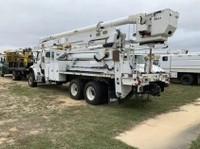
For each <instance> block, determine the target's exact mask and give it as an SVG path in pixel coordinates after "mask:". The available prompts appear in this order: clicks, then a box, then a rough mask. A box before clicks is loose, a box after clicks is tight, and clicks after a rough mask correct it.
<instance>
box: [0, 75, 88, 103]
mask: <svg viewBox="0 0 200 149" xmlns="http://www.w3.org/2000/svg"><path fill="white" fill-rule="evenodd" d="M9 83H17V84H18V85H20V86H23V87H29V86H28V82H27V80H21V81H13V80H12V75H6V77H0V93H1V90H4V89H7V88H8V85H7V84H9ZM2 96H3V95H2ZM55 99H56V100H57V101H60V102H62V103H63V104H62V105H63V106H80V105H87V104H86V102H85V101H84V100H73V99H71V98H70V97H69V96H61V95H59V96H56V97H55Z"/></svg>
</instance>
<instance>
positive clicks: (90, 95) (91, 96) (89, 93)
mask: <svg viewBox="0 0 200 149" xmlns="http://www.w3.org/2000/svg"><path fill="white" fill-rule="evenodd" d="M86 95H87V98H88V100H90V101H93V100H94V98H95V96H96V92H95V89H94V88H93V87H92V86H89V87H88V88H87V90H86Z"/></svg>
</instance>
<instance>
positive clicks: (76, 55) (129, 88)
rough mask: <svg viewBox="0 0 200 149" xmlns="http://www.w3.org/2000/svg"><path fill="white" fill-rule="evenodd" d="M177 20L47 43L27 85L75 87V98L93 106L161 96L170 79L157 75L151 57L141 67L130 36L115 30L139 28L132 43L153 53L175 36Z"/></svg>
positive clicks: (144, 17)
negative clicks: (40, 84) (64, 84)
mask: <svg viewBox="0 0 200 149" xmlns="http://www.w3.org/2000/svg"><path fill="white" fill-rule="evenodd" d="M178 17H179V15H178V13H177V12H175V11H172V10H170V9H165V10H161V11H157V12H154V13H150V14H138V15H131V16H128V17H124V18H120V19H116V20H112V21H108V22H99V23H98V24H96V25H93V26H89V27H85V28H80V29H76V30H72V31H68V32H64V33H60V34H56V35H52V36H49V37H45V38H42V39H41V40H40V44H39V47H38V48H36V49H35V52H36V59H35V62H34V64H33V66H32V67H31V68H30V72H31V73H30V75H29V81H28V83H29V85H30V86H31V87H35V86H37V83H51V82H56V83H57V84H62V83H66V82H70V87H69V90H70V94H71V97H72V98H73V99H82V98H85V99H86V101H87V102H88V103H90V104H93V105H97V104H101V103H105V102H112V101H116V100H118V99H119V100H120V99H125V98H127V97H129V95H132V94H151V95H154V96H159V95H160V91H164V87H165V84H166V83H169V76H168V74H166V73H164V72H163V71H157V72H155V71H154V70H153V68H152V59H151V57H150V58H149V60H147V61H146V63H145V64H143V65H141V64H139V63H138V62H137V61H136V60H135V53H134V52H135V51H134V48H125V44H126V43H127V42H126V41H125V38H126V34H125V33H122V32H121V31H120V30H119V29H116V28H115V27H117V26H121V25H126V24H135V25H136V28H137V29H136V33H135V39H136V40H134V41H129V43H138V44H140V45H147V46H149V48H150V49H151V50H152V48H153V47H154V46H155V45H156V44H164V43H165V42H166V41H167V40H168V37H171V36H172V35H173V34H174V32H175V30H176V27H177V20H178ZM151 50H150V51H151Z"/></svg>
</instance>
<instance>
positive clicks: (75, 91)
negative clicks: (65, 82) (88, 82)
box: [71, 83, 78, 96]
mask: <svg viewBox="0 0 200 149" xmlns="http://www.w3.org/2000/svg"><path fill="white" fill-rule="evenodd" d="M71 93H72V95H73V96H76V95H77V94H78V86H77V85H76V84H75V83H73V84H72V85H71Z"/></svg>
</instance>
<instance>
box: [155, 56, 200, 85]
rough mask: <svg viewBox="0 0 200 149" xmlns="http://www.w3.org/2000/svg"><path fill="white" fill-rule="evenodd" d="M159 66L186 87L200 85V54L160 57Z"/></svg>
mask: <svg viewBox="0 0 200 149" xmlns="http://www.w3.org/2000/svg"><path fill="white" fill-rule="evenodd" d="M158 66H160V67H161V68H163V69H164V70H165V71H166V72H168V73H170V77H171V78H177V79H179V80H180V81H181V83H182V84H184V85H192V84H200V53H191V54H190V53H187V54H165V55H160V58H159V60H158Z"/></svg>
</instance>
